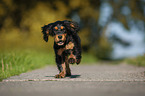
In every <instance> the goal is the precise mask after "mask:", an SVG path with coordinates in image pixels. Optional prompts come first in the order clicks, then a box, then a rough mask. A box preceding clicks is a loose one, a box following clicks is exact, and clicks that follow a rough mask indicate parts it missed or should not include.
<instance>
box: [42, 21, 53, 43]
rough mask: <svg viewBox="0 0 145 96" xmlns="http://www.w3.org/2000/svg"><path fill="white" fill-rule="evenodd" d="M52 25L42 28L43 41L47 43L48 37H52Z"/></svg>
mask: <svg viewBox="0 0 145 96" xmlns="http://www.w3.org/2000/svg"><path fill="white" fill-rule="evenodd" d="M52 26H53V24H52V23H51V24H48V25H44V26H43V27H41V28H42V33H43V39H44V40H45V41H46V42H48V39H49V35H50V36H54V33H53V29H52Z"/></svg>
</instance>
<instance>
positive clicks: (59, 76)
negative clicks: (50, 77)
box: [55, 72, 65, 78]
mask: <svg viewBox="0 0 145 96" xmlns="http://www.w3.org/2000/svg"><path fill="white" fill-rule="evenodd" d="M55 78H65V74H64V72H61V73H59V74H57V75H55Z"/></svg>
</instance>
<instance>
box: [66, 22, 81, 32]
mask: <svg viewBox="0 0 145 96" xmlns="http://www.w3.org/2000/svg"><path fill="white" fill-rule="evenodd" d="M64 25H65V26H66V27H67V29H68V30H69V31H71V32H72V34H74V33H77V32H78V31H79V30H80V27H79V24H78V23H77V22H75V21H68V20H65V21H64Z"/></svg>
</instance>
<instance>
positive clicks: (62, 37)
mask: <svg viewBox="0 0 145 96" xmlns="http://www.w3.org/2000/svg"><path fill="white" fill-rule="evenodd" d="M78 31H79V27H78V24H77V23H76V22H73V21H67V20H65V21H57V22H54V23H50V24H48V25H44V26H43V27H42V33H43V39H44V40H45V41H46V42H47V41H48V39H49V35H50V36H53V37H54V41H55V43H56V44H57V45H59V46H62V45H64V43H65V41H66V38H67V36H68V35H71V34H76V33H77V32H78Z"/></svg>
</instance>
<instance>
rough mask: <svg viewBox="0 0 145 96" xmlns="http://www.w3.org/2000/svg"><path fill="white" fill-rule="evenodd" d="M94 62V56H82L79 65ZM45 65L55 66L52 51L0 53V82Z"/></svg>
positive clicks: (30, 50)
mask: <svg viewBox="0 0 145 96" xmlns="http://www.w3.org/2000/svg"><path fill="white" fill-rule="evenodd" d="M96 61H97V60H96V58H94V56H92V55H89V54H83V55H82V61H81V64H84V63H94V62H96ZM46 65H55V54H54V53H53V51H50V50H49V51H46V50H45V51H42V50H39V51H38V50H32V49H29V50H19V51H16V50H12V51H0V81H2V80H3V79H5V78H8V77H10V76H14V75H19V74H21V73H24V72H27V71H31V70H34V69H38V68H41V67H44V66H46Z"/></svg>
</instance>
